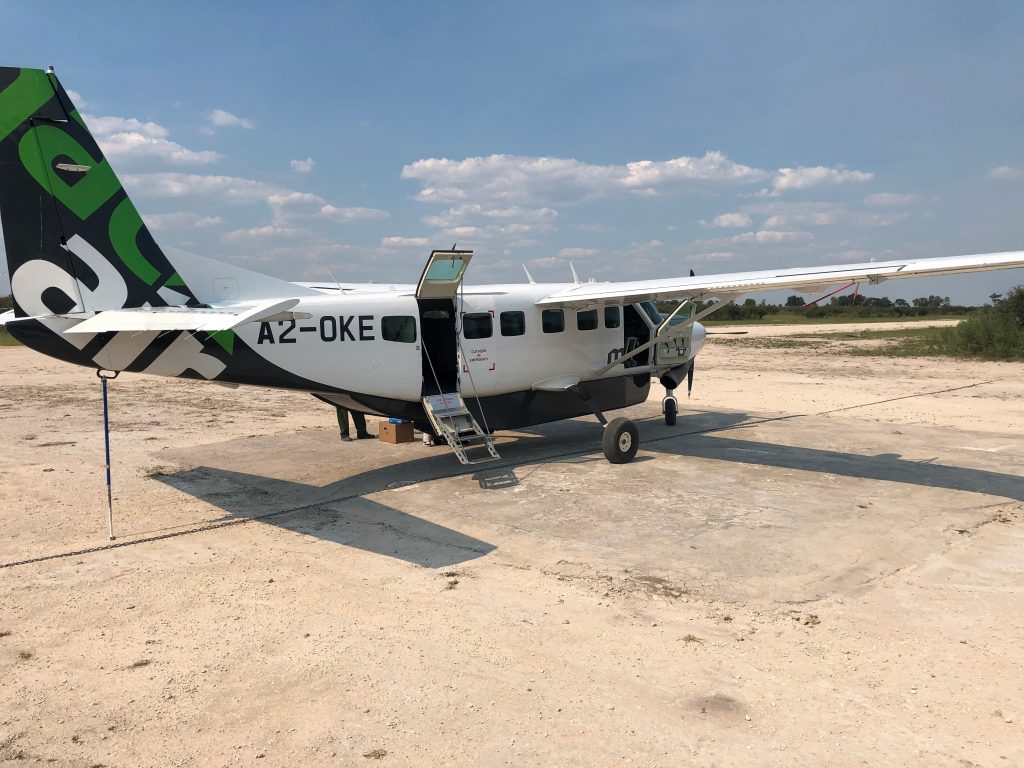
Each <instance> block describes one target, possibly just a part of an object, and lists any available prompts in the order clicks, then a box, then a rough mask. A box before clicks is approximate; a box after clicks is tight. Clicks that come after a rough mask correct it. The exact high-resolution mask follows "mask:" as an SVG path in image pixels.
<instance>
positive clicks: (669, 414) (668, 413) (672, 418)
mask: <svg viewBox="0 0 1024 768" xmlns="http://www.w3.org/2000/svg"><path fill="white" fill-rule="evenodd" d="M678 412H679V403H677V402H676V399H675V398H674V397H670V398H668V399H667V400H665V423H666V424H667V425H668V426H670V427H674V426H675V425H676V414H677V413H678Z"/></svg>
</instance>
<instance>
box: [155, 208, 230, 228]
mask: <svg viewBox="0 0 1024 768" xmlns="http://www.w3.org/2000/svg"><path fill="white" fill-rule="evenodd" d="M142 218H143V219H144V220H145V222H146V226H148V227H149V228H150V229H155V230H160V229H203V228H205V227H213V226H216V225H218V224H223V223H224V219H222V218H221V217H220V216H203V215H202V214H199V213H192V212H191V211H175V212H172V213H148V214H143V216H142Z"/></svg>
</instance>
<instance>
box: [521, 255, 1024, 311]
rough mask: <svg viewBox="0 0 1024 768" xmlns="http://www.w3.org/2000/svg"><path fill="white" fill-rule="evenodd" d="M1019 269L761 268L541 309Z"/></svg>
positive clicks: (586, 291)
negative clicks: (759, 269) (754, 270)
mask: <svg viewBox="0 0 1024 768" xmlns="http://www.w3.org/2000/svg"><path fill="white" fill-rule="evenodd" d="M1018 267H1024V251H1010V252H1007V253H982V254H976V255H973V256H948V257H943V258H937V259H917V260H906V261H884V262H881V261H880V262H875V261H872V262H867V263H864V264H830V265H825V266H816V267H797V268H794V269H767V270H761V271H758V272H733V273H727V274H721V275H700V276H697V277H674V278H667V279H663V280H638V281H633V282H624V283H581V284H579V285H575V286H573V287H571V288H567V289H565V290H562V291H559V292H558V293H553V294H551V295H550V296H545V297H544V298H543V299H541V300H540V301H538V302H537V304H538V305H541V306H555V307H573V308H581V307H585V306H588V305H594V304H600V303H604V302H615V303H620V302H621V303H626V304H630V303H634V302H638V301H647V300H648V299H654V300H660V299H705V298H710V297H717V298H722V297H723V296H729V297H733V298H735V297H736V296H740V295H743V294H746V293H755V292H760V291H774V290H779V289H784V288H789V289H792V290H796V291H799V292H801V293H811V292H812V291H819V290H824V289H827V288H829V287H831V286H842V285H845V284H847V283H849V284H853V283H872V284H874V283H881V282H883V281H885V280H899V279H905V278H909V277H927V276H937V275H959V274H964V273H966V272H986V271H989V270H994V269H1014V268H1018Z"/></svg>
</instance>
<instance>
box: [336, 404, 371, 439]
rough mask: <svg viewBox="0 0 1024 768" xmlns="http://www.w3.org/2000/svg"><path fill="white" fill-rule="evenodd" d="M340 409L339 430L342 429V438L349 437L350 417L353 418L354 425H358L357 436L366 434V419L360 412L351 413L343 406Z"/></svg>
mask: <svg viewBox="0 0 1024 768" xmlns="http://www.w3.org/2000/svg"><path fill="white" fill-rule="evenodd" d="M337 408H338V428H339V429H341V436H342V437H348V436H349V434H348V417H349V415H351V416H352V423H353V424H355V425H356V435H365V434H366V417H365V416H364V415H363V414H361V413H360V412H359V411H350V410H349V409H348V408H345V407H343V406H340V405H339V406H337Z"/></svg>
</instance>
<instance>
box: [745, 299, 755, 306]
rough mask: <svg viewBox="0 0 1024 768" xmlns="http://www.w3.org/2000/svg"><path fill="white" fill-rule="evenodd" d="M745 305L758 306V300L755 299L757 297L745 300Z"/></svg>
mask: <svg viewBox="0 0 1024 768" xmlns="http://www.w3.org/2000/svg"><path fill="white" fill-rule="evenodd" d="M743 306H744V307H756V306H757V300H755V299H747V300H746V301H744V302H743Z"/></svg>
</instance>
